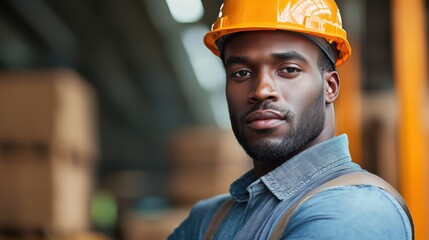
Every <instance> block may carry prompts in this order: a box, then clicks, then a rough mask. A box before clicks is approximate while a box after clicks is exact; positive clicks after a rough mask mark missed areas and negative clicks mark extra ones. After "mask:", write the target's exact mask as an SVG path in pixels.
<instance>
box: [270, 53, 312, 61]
mask: <svg viewBox="0 0 429 240" xmlns="http://www.w3.org/2000/svg"><path fill="white" fill-rule="evenodd" d="M271 57H272V58H273V59H276V60H300V61H302V62H304V63H308V61H307V59H306V58H305V57H304V56H303V55H301V54H299V53H297V52H295V51H290V52H282V53H273V54H271Z"/></svg>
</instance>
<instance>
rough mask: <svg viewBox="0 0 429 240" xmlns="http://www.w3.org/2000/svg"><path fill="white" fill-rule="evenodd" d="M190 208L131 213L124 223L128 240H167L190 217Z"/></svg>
mask: <svg viewBox="0 0 429 240" xmlns="http://www.w3.org/2000/svg"><path fill="white" fill-rule="evenodd" d="M189 211H190V209H189V208H177V209H166V210H160V211H157V212H152V213H144V212H142V213H135V212H134V213H133V212H130V213H128V214H127V215H126V217H125V218H124V221H123V222H122V230H123V233H124V239H126V240H145V239H148V240H149V239H150V240H165V239H167V237H168V236H169V235H170V234H171V233H172V232H173V231H174V229H175V228H176V227H177V226H178V225H179V224H180V223H181V222H182V221H183V220H184V219H185V218H186V217H187V216H188V214H189Z"/></svg>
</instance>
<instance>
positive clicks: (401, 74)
mask: <svg viewBox="0 0 429 240" xmlns="http://www.w3.org/2000/svg"><path fill="white" fill-rule="evenodd" d="M424 4H425V3H424V0H393V2H392V18H393V19H392V22H393V50H394V74H395V80H396V82H395V83H396V93H397V98H398V102H399V106H398V108H399V109H398V110H399V148H400V150H399V151H400V155H399V157H400V172H401V192H402V194H403V195H404V197H405V200H406V201H407V203H408V205H409V207H410V210H411V212H412V214H413V217H414V222H415V228H416V239H428V233H427V229H428V222H427V220H428V210H427V202H428V186H427V185H428V184H427V183H428V181H427V179H426V177H425V176H426V175H427V169H428V168H427V165H426V161H427V160H428V158H427V156H428V155H427V153H428V152H427V132H428V131H427V128H426V126H425V121H424V118H425V117H426V116H425V115H426V114H425V110H426V108H427V106H425V101H426V91H427V86H426V80H427V70H426V69H427V66H428V65H427V63H428V62H427V56H426V54H427V46H426V44H427V40H426V23H425V21H426V20H425V19H426V18H425V12H424V11H425V9H426V8H425V7H424Z"/></svg>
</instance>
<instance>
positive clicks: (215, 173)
mask: <svg viewBox="0 0 429 240" xmlns="http://www.w3.org/2000/svg"><path fill="white" fill-rule="evenodd" d="M169 153H170V160H171V165H172V169H171V172H170V177H169V180H170V184H169V194H170V200H171V201H172V203H173V204H175V205H179V206H189V205H193V204H194V203H195V202H196V201H198V200H201V199H204V198H208V197H212V196H214V195H216V194H222V193H227V192H228V190H229V186H230V184H231V183H232V182H233V181H234V180H235V179H237V178H238V177H240V176H241V175H242V174H244V173H245V172H246V171H248V170H249V169H250V168H251V166H252V162H251V160H250V158H249V157H248V156H247V155H246V153H245V152H244V150H243V149H242V148H241V146H240V145H239V144H238V142H237V140H236V139H235V137H234V135H233V133H232V131H230V130H222V129H218V128H212V127H196V128H191V129H185V130H183V131H181V132H179V133H177V134H176V135H175V136H174V137H173V138H172V142H171V147H170V152H169Z"/></svg>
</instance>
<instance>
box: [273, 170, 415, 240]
mask: <svg viewBox="0 0 429 240" xmlns="http://www.w3.org/2000/svg"><path fill="white" fill-rule="evenodd" d="M356 185H371V186H376V187H379V188H381V189H383V190H385V191H386V192H388V193H390V194H391V195H393V196H394V197H395V198H396V200H397V201H398V202H399V203H400V204H401V206H402V208H403V209H404V211H405V213H406V214H407V216H408V219H409V221H410V224H411V230H412V237H413V240H414V223H413V218H412V216H411V213H410V211H409V209H408V207H407V205H406V204H405V201H404V199H403V198H402V197H401V195H400V194H399V193H398V192H397V191H396V190H395V188H393V187H392V186H391V185H390V184H389V183H387V182H386V181H384V180H383V179H381V178H380V177H378V176H376V175H374V174H371V173H368V172H352V173H348V174H345V175H342V176H340V177H337V178H335V179H333V180H331V181H328V182H326V183H325V184H322V185H321V186H319V187H317V188H315V189H313V190H312V191H310V192H309V193H307V194H306V195H304V196H303V197H302V198H301V199H300V200H299V201H298V202H297V203H295V204H294V205H293V206H292V207H290V208H289V209H288V210H287V211H286V212H285V214H284V215H283V216H282V218H281V219H280V220H279V222H278V223H277V225H276V226H275V228H274V230H273V232H272V233H271V236H270V238H269V239H270V240H278V239H280V238H281V237H282V235H283V233H284V231H285V229H286V226H287V224H288V222H289V220H290V218H291V216H292V214H293V213H294V212H295V211H296V210H297V209H298V207H299V206H301V205H302V204H303V203H304V202H305V201H307V200H308V199H310V198H311V197H313V196H314V195H316V194H318V193H320V192H323V191H325V190H327V189H328V188H331V187H335V186H356Z"/></svg>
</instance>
